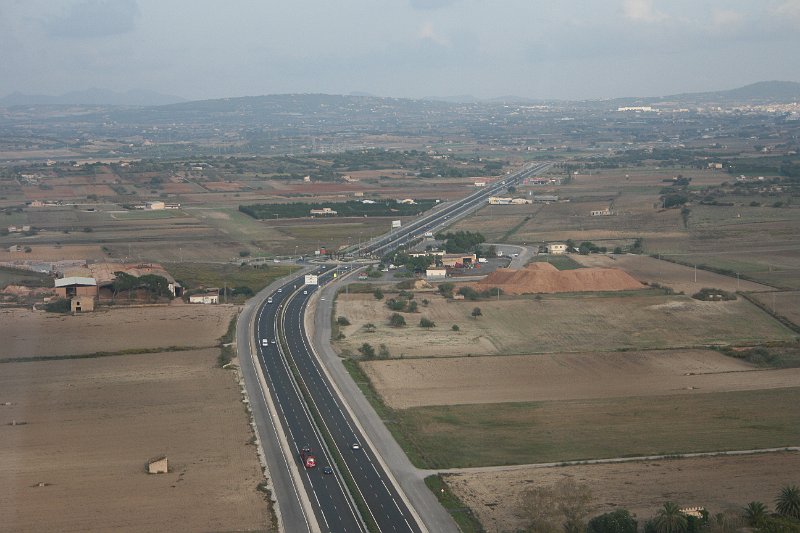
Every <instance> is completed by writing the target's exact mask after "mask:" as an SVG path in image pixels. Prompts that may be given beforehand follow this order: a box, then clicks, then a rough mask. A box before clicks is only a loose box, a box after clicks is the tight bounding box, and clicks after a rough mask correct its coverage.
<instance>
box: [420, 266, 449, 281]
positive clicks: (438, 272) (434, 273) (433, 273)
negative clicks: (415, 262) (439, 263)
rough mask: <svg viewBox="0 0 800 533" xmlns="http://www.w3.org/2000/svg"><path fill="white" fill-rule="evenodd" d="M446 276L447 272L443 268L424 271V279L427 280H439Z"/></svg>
mask: <svg viewBox="0 0 800 533" xmlns="http://www.w3.org/2000/svg"><path fill="white" fill-rule="evenodd" d="M446 276H447V270H445V269H444V268H429V269H427V270H426V271H425V277H426V278H428V279H441V278H444V277H446Z"/></svg>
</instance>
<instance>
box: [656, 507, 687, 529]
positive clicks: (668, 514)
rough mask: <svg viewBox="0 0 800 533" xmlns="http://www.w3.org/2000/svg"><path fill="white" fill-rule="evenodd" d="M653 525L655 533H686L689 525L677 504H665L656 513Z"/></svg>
mask: <svg viewBox="0 0 800 533" xmlns="http://www.w3.org/2000/svg"><path fill="white" fill-rule="evenodd" d="M653 525H654V526H655V529H656V533H686V531H687V528H688V526H689V523H688V521H687V520H686V515H685V514H683V513H682V512H681V508H680V507H678V504H677V503H674V502H667V503H665V504H664V507H662V508H661V510H659V511H658V514H657V515H656V517H655V520H654V521H653Z"/></svg>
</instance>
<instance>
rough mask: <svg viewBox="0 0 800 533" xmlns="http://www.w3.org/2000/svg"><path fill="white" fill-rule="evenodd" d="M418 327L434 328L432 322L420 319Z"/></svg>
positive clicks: (423, 318) (427, 319)
mask: <svg viewBox="0 0 800 533" xmlns="http://www.w3.org/2000/svg"><path fill="white" fill-rule="evenodd" d="M419 327H421V328H434V327H436V324H435V323H434V322H433V320H431V319H429V318H425V317H422V318H421V319H420V320H419Z"/></svg>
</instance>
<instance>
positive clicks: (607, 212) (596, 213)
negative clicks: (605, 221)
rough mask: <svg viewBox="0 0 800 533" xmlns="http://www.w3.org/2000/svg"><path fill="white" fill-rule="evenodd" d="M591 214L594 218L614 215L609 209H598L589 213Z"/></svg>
mask: <svg viewBox="0 0 800 533" xmlns="http://www.w3.org/2000/svg"><path fill="white" fill-rule="evenodd" d="M589 214H590V215H592V216H593V217H607V216H611V215H613V214H614V212H613V211H612V210H611V209H609V208H605V209H596V210H593V211H589Z"/></svg>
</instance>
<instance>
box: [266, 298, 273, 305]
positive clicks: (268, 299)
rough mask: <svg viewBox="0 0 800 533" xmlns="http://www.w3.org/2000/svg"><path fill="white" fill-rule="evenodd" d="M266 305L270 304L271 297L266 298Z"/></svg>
mask: <svg viewBox="0 0 800 533" xmlns="http://www.w3.org/2000/svg"><path fill="white" fill-rule="evenodd" d="M267 303H268V304H271V303H272V297H271V296H270V297H269V298H267Z"/></svg>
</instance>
